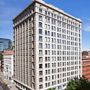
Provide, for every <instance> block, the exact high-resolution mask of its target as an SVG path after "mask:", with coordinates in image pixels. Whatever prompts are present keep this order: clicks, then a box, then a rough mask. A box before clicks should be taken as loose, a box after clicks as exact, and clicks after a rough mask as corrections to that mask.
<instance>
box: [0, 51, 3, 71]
mask: <svg viewBox="0 0 90 90" xmlns="http://www.w3.org/2000/svg"><path fill="white" fill-rule="evenodd" d="M2 53H3V52H1V51H0V72H3V54H2Z"/></svg>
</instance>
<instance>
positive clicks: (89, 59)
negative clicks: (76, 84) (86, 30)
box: [82, 51, 90, 80]
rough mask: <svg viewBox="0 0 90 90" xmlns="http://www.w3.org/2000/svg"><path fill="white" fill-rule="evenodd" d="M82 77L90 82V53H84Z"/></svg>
mask: <svg viewBox="0 0 90 90" xmlns="http://www.w3.org/2000/svg"><path fill="white" fill-rule="evenodd" d="M82 75H83V76H84V77H85V78H87V79H88V80H90V51H83V52H82Z"/></svg>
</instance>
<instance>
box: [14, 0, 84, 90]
mask: <svg viewBox="0 0 90 90" xmlns="http://www.w3.org/2000/svg"><path fill="white" fill-rule="evenodd" d="M13 23H14V45H15V62H14V81H15V82H16V86H17V87H18V88H19V89H20V90H48V89H49V88H53V89H55V90H64V89H65V87H66V85H67V82H68V81H69V80H70V79H72V78H74V77H79V76H81V75H82V70H81V69H82V59H81V20H79V19H77V18H75V17H73V16H71V15H69V14H67V13H65V12H64V11H62V10H60V9H58V8H56V7H54V6H52V5H50V4H47V3H45V2H44V1H42V0H33V2H32V3H31V4H30V5H29V6H28V7H27V8H26V9H24V10H23V11H22V12H21V13H20V14H19V15H17V16H16V17H15V18H14V19H13Z"/></svg>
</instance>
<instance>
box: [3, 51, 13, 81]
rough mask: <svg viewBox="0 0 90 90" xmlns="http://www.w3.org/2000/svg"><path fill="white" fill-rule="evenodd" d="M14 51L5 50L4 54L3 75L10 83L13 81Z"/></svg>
mask: <svg viewBox="0 0 90 90" xmlns="http://www.w3.org/2000/svg"><path fill="white" fill-rule="evenodd" d="M13 55H14V51H13V50H4V52H3V74H4V77H5V79H7V80H9V81H10V82H12V81H13V79H12V77H13V62H14V59H13Z"/></svg>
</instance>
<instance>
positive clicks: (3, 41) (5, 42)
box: [0, 38, 11, 51]
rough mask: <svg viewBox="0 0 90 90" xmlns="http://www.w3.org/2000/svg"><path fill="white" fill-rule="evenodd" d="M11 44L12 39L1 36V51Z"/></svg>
mask: <svg viewBox="0 0 90 90" xmlns="http://www.w3.org/2000/svg"><path fill="white" fill-rule="evenodd" d="M10 46H11V40H10V39H5V38H0V51H3V50H5V49H8V48H9V47H10Z"/></svg>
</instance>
